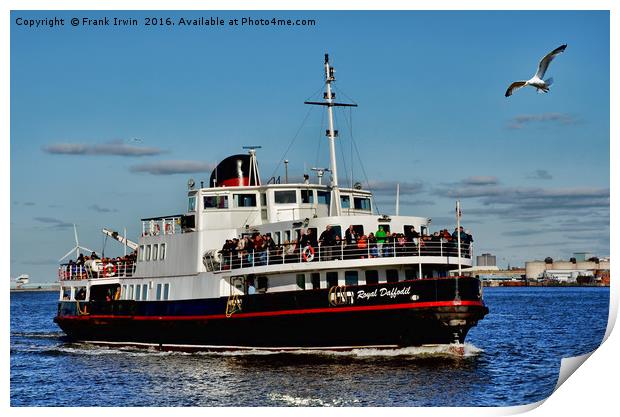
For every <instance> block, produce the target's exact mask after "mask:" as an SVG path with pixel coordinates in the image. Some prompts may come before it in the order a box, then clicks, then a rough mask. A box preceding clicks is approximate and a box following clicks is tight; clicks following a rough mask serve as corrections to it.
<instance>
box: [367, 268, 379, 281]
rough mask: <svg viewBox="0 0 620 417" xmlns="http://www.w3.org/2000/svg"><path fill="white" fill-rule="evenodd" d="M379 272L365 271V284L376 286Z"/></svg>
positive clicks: (373, 270) (374, 270)
mask: <svg viewBox="0 0 620 417" xmlns="http://www.w3.org/2000/svg"><path fill="white" fill-rule="evenodd" d="M378 283H379V272H378V271H377V270H376V269H369V270H368V271H366V284H367V285H369V284H378Z"/></svg>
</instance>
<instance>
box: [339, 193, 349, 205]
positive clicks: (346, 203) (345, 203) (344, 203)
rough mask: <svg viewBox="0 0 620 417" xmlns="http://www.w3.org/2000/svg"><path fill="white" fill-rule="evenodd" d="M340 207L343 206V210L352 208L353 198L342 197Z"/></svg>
mask: <svg viewBox="0 0 620 417" xmlns="http://www.w3.org/2000/svg"><path fill="white" fill-rule="evenodd" d="M340 205H341V206H342V208H351V197H349V196H348V195H341V196H340Z"/></svg>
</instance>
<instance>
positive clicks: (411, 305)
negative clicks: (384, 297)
mask: <svg viewBox="0 0 620 417" xmlns="http://www.w3.org/2000/svg"><path fill="white" fill-rule="evenodd" d="M483 305H484V304H482V302H480V301H460V302H454V301H432V302H424V303H403V304H388V305H374V306H361V307H331V308H313V309H303V310H301V309H300V310H280V311H264V312H255V313H235V314H233V315H232V316H230V317H229V318H231V319H233V318H234V319H241V318H249V317H272V316H290V315H298V314H317V313H344V312H352V311H354V312H355V311H378V310H403V309H412V308H428V307H458V306H479V307H482V306H483ZM225 318H226V315H225V314H210V315H201V316H118V315H112V314H96V315H84V316H62V317H59V319H72V320H74V319H78V320H89V319H132V320H166V321H180V320H213V319H225Z"/></svg>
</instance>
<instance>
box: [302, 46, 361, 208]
mask: <svg viewBox="0 0 620 417" xmlns="http://www.w3.org/2000/svg"><path fill="white" fill-rule="evenodd" d="M334 72H335V69H334V67H332V66H330V65H329V54H325V88H326V91H325V93H324V94H323V99H324V100H325V101H319V102H316V101H305V102H304V104H312V105H316V106H326V107H327V118H328V121H329V129H328V130H327V132H326V134H327V138H328V140H329V165H330V166H329V169H330V172H331V174H332V198H331V204H333V207H334V210H330V214H331V215H336V216H340V214H341V206H340V190H339V188H338V169H337V167H336V137H337V136H338V131H337V130H335V129H334V111H333V108H334V107H357V104H348V103H336V102H335V101H334V99H335V98H336V94H334V93H333V92H332V87H331V84H332V82H334V81H336V77H335V76H334Z"/></svg>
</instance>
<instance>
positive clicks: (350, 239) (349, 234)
mask: <svg viewBox="0 0 620 417" xmlns="http://www.w3.org/2000/svg"><path fill="white" fill-rule="evenodd" d="M357 239H358V236H357V232H356V231H355V229H354V228H353V225H349V227H348V229H347V230H346V231H345V232H344V240H345V242H346V247H345V249H344V257H345V259H347V258H352V257H355V256H356V254H357Z"/></svg>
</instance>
